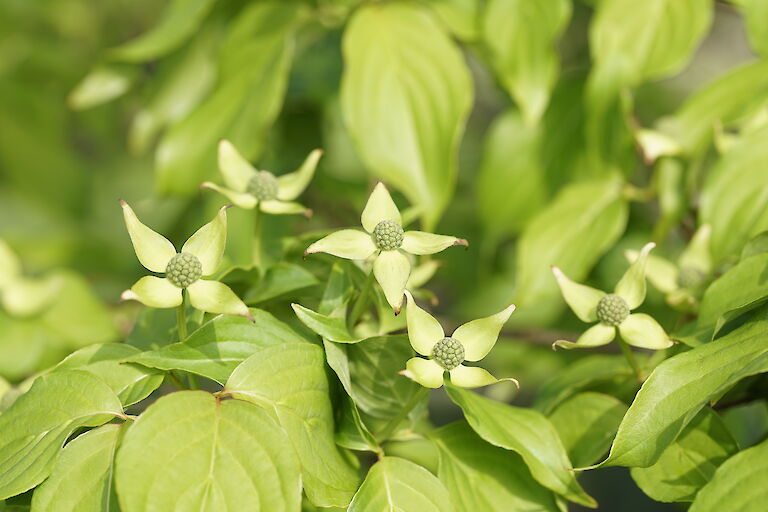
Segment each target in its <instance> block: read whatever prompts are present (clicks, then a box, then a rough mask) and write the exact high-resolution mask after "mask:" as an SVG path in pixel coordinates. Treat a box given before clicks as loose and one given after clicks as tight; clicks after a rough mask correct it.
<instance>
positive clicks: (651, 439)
mask: <svg viewBox="0 0 768 512" xmlns="http://www.w3.org/2000/svg"><path fill="white" fill-rule="evenodd" d="M766 333H768V310H767V309H765V308H762V309H761V310H759V311H757V312H756V313H754V314H753V315H752V319H751V320H750V321H749V322H747V323H746V324H744V325H742V326H741V327H739V328H737V329H735V330H734V331H732V332H730V333H728V334H727V335H725V336H723V337H722V338H719V339H717V340H715V341H712V342H710V343H706V344H704V345H701V346H698V347H696V348H694V349H692V350H690V351H688V352H684V353H682V354H678V355H676V356H674V357H672V358H670V359H667V360H666V361H664V362H663V363H661V364H660V365H659V366H657V367H656V368H655V369H654V370H653V372H652V373H651V375H650V376H649V377H648V380H646V381H645V383H644V384H643V387H642V388H641V389H640V391H639V392H638V394H637V396H636V397H635V401H634V402H633V403H632V405H631V406H630V408H629V411H627V414H626V416H624V420H623V421H622V422H621V426H620V427H619V432H618V433H617V434H616V439H615V440H614V442H613V446H612V447H611V453H610V455H609V456H608V459H606V460H605V461H604V462H603V463H602V464H601V465H604V466H631V467H634V466H637V467H648V466H651V465H653V464H655V463H656V461H657V460H659V457H660V456H661V454H662V452H663V451H664V449H665V448H666V447H667V446H669V445H670V444H671V443H672V442H674V441H675V439H676V438H677V437H678V435H679V434H680V432H681V431H682V430H683V428H685V426H686V425H687V424H688V423H690V421H691V420H692V419H693V417H694V416H695V415H696V413H697V412H698V411H699V410H700V409H701V408H702V407H703V406H704V405H705V404H706V403H707V402H708V401H710V400H712V399H714V398H716V397H718V396H720V394H722V393H723V392H724V391H725V390H727V389H728V388H730V387H731V386H732V385H733V384H735V383H736V382H738V381H739V380H741V379H742V378H744V377H747V376H749V375H752V374H755V373H760V372H765V371H768V342H767V341H768V338H767V336H768V335H767V334H766Z"/></svg>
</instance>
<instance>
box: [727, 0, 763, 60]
mask: <svg viewBox="0 0 768 512" xmlns="http://www.w3.org/2000/svg"><path fill="white" fill-rule="evenodd" d="M731 3H732V4H736V5H737V6H739V8H741V11H742V13H743V15H744V20H745V21H746V24H747V35H748V36H749V42H750V43H752V48H754V49H755V51H756V52H757V53H759V54H760V55H762V56H763V57H768V3H766V2H765V1H764V0H731Z"/></svg>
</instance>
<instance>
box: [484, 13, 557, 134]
mask: <svg viewBox="0 0 768 512" xmlns="http://www.w3.org/2000/svg"><path fill="white" fill-rule="evenodd" d="M570 17H571V2H570V1H569V0H549V1H546V2H530V1H527V0H490V1H489V2H488V3H487V5H486V7H485V15H484V17H483V39H484V40H485V43H486V45H488V48H490V51H491V56H492V63H493V67H494V68H495V69H496V74H497V75H498V76H499V78H500V81H501V83H502V85H503V86H504V88H505V89H506V90H507V91H508V92H509V94H510V95H511V96H512V97H513V98H514V100H515V102H516V103H517V104H518V105H519V106H520V110H522V112H523V117H524V118H525V119H526V122H527V124H528V125H529V126H530V125H534V124H536V123H537V122H538V121H539V119H540V118H541V116H542V114H543V113H544V110H546V108H547V104H548V103H549V95H550V91H551V90H552V87H553V86H554V84H555V81H556V80H557V75H558V73H559V69H558V59H557V53H556V51H555V50H556V48H555V46H556V42H557V39H558V38H559V37H560V35H561V34H562V32H563V31H564V30H565V27H566V26H567V24H568V20H569V18H570Z"/></svg>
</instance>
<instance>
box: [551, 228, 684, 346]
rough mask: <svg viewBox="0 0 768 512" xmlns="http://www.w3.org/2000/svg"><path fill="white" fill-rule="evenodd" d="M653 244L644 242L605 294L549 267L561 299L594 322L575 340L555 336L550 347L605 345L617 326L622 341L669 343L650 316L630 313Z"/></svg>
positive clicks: (641, 291)
mask: <svg viewBox="0 0 768 512" xmlns="http://www.w3.org/2000/svg"><path fill="white" fill-rule="evenodd" d="M654 247H655V244H652V243H650V244H647V245H645V246H644V247H643V249H642V250H641V251H640V253H639V255H638V257H637V259H636V260H635V262H634V263H632V265H630V267H629V268H628V269H627V271H626V272H625V273H624V276H622V278H621V280H619V283H618V284H617V285H616V288H615V290H614V292H613V293H611V294H607V293H605V292H604V291H602V290H597V289H595V288H592V287H590V286H586V285H583V284H579V283H576V282H574V281H571V280H570V279H568V277H566V275H565V274H563V272H562V271H561V270H560V269H559V268H557V267H552V272H553V273H554V274H555V278H556V279H557V284H558V285H559V286H560V291H561V292H562V294H563V298H564V299H565V302H567V303H568V305H569V306H570V307H571V309H572V310H573V312H574V313H576V316H578V317H579V318H580V319H581V320H582V321H584V322H595V321H597V322H598V323H597V324H595V325H594V326H592V327H590V328H589V329H587V330H586V331H585V332H584V334H582V335H581V336H580V337H579V339H578V340H576V342H575V343H574V342H571V341H566V340H557V341H556V342H554V343H553V344H552V348H556V347H562V348H567V349H570V348H585V347H599V346H601V345H607V344H608V343H610V342H611V341H613V340H614V338H615V337H616V329H618V330H619V333H620V334H621V336H622V338H623V339H624V341H626V342H627V343H628V344H630V345H633V346H635V347H641V348H648V349H653V350H661V349H664V348H668V347H670V346H671V345H672V341H671V340H670V339H669V337H668V336H667V333H666V332H664V329H663V328H662V327H661V326H660V325H659V323H658V322H657V321H656V320H654V319H653V317H651V316H649V315H646V314H644V313H633V314H630V311H632V310H633V309H636V308H637V307H639V306H640V304H642V303H643V301H644V300H645V267H646V263H647V260H648V253H649V252H650V251H651V249H653V248H654Z"/></svg>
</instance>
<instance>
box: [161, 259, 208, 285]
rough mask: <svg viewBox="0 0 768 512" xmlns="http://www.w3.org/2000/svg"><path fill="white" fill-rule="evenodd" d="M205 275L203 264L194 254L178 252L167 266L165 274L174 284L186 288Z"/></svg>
mask: <svg viewBox="0 0 768 512" xmlns="http://www.w3.org/2000/svg"><path fill="white" fill-rule="evenodd" d="M202 275H203V264H202V263H200V260H199V259H197V256H195V255H194V254H189V253H187V252H182V253H180V254H177V255H176V256H174V257H173V258H171V261H169V262H168V266H167V267H166V268H165V276H166V277H167V278H168V280H169V281H170V282H171V284H173V285H174V286H177V287H179V288H186V287H187V286H189V285H191V284H192V283H194V282H195V281H197V280H198V279H200V277H202Z"/></svg>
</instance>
